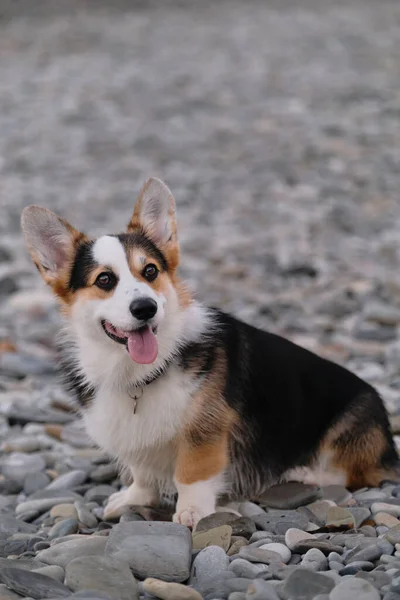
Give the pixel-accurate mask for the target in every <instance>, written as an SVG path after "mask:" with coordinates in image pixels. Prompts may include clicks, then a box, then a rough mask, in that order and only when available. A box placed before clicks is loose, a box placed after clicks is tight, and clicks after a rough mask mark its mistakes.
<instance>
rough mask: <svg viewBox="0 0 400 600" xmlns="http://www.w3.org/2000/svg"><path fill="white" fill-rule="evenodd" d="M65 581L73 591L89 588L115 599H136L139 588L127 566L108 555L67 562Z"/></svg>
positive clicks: (80, 558)
mask: <svg viewBox="0 0 400 600" xmlns="http://www.w3.org/2000/svg"><path fill="white" fill-rule="evenodd" d="M65 583H66V585H67V586H68V587H69V588H70V589H71V590H73V591H74V592H76V591H78V590H84V589H90V590H96V591H100V592H104V593H105V594H108V596H109V597H110V598H113V599H115V600H137V599H138V598H139V590H138V586H137V583H136V580H135V578H134V577H133V575H132V573H131V571H130V569H129V566H128V564H127V563H124V562H123V561H120V560H117V559H113V558H111V557H109V556H107V557H103V556H86V557H79V558H76V559H74V560H72V561H71V562H69V563H68V565H67V568H66V570H65Z"/></svg>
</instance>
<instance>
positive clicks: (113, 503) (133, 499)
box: [104, 483, 156, 519]
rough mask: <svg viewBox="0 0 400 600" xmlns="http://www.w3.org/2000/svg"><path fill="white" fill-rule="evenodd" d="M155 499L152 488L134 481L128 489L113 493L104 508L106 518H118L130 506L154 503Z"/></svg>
mask: <svg viewBox="0 0 400 600" xmlns="http://www.w3.org/2000/svg"><path fill="white" fill-rule="evenodd" d="M155 500H156V498H155V494H154V493H152V491H151V490H148V489H145V488H140V487H138V486H137V485H136V484H135V483H132V485H131V486H129V487H128V489H127V490H121V491H120V492H115V494H111V496H110V497H109V499H108V502H107V504H106V507H105V509H104V518H105V519H117V518H118V517H120V516H121V515H122V513H123V511H124V510H125V509H126V508H127V507H128V506H134V505H136V506H138V505H139V506H146V505H150V504H153V503H154V502H155Z"/></svg>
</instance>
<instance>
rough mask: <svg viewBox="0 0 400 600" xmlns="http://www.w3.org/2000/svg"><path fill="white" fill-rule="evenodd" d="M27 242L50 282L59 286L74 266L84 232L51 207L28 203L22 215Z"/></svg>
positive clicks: (34, 259) (35, 261) (47, 281)
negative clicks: (74, 257) (62, 217)
mask: <svg viewBox="0 0 400 600" xmlns="http://www.w3.org/2000/svg"><path fill="white" fill-rule="evenodd" d="M21 226H22V231H23V233H24V236H25V242H26V245H27V247H28V250H29V252H30V254H31V256H32V260H33V262H34V263H35V265H36V266H37V268H38V269H39V271H40V274H41V275H42V277H43V279H44V280H45V282H46V283H48V284H49V285H50V286H52V287H53V288H55V289H56V288H57V287H58V285H57V283H58V282H59V281H60V280H62V279H63V278H64V277H65V276H66V273H67V272H68V271H69V269H70V267H71V262H72V260H73V256H74V251H75V249H76V247H77V245H78V243H79V242H80V240H81V239H82V238H84V235H83V234H82V233H80V232H79V231H77V230H76V229H74V227H72V225H70V224H69V223H67V221H64V219H60V218H59V217H57V215H55V214H54V213H53V212H51V211H50V210H47V208H41V207H40V206H33V205H32V206H27V207H26V208H24V210H23V212H22V217H21Z"/></svg>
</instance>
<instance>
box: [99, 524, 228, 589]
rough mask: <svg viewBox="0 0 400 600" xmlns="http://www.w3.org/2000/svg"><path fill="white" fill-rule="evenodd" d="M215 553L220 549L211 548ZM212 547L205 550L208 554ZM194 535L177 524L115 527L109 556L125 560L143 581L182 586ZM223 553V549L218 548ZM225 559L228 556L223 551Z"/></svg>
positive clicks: (186, 576) (111, 535)
mask: <svg viewBox="0 0 400 600" xmlns="http://www.w3.org/2000/svg"><path fill="white" fill-rule="evenodd" d="M209 548H212V549H213V550H215V549H216V548H217V546H210V547H209ZM209 548H205V549H204V550H202V551H201V552H200V553H199V554H198V556H197V557H196V559H198V558H199V556H200V555H201V553H202V552H206V551H207V550H209ZM191 550H192V535H191V533H190V531H189V529H188V528H187V527H184V526H183V525H177V524H176V523H163V522H148V521H133V522H130V523H121V524H118V525H116V526H115V527H113V529H112V530H111V533H110V535H109V537H108V540H107V545H106V551H105V554H106V556H112V557H114V558H116V559H117V560H121V561H126V562H127V563H128V564H129V566H130V568H131V569H132V572H133V574H134V575H136V576H137V577H139V578H140V579H144V578H146V577H155V578H156V579H163V580H164V581H175V582H178V583H181V582H182V581H185V580H186V579H187V578H188V577H189V572H190V559H191ZM219 550H220V551H221V552H224V551H223V550H222V548H219ZM224 556H225V557H226V560H227V561H229V559H228V557H227V556H226V554H225V552H224Z"/></svg>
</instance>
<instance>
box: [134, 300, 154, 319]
mask: <svg viewBox="0 0 400 600" xmlns="http://www.w3.org/2000/svg"><path fill="white" fill-rule="evenodd" d="M157 308H158V307H157V302H156V301H155V300H153V298H138V299H137V300H133V301H132V302H131V303H130V305H129V310H130V311H131V314H132V315H133V316H134V317H135V319H138V320H139V321H149V320H150V319H151V318H153V317H154V315H155V314H156V312H157Z"/></svg>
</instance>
